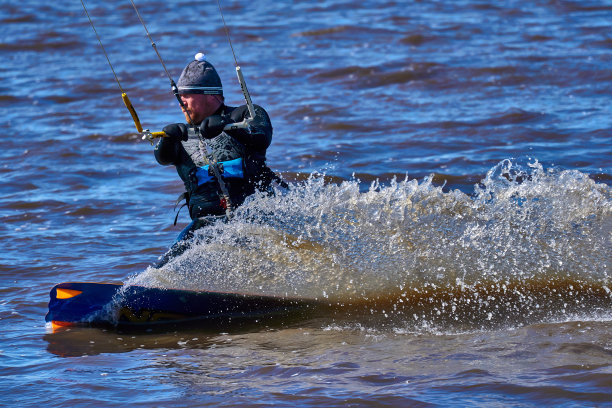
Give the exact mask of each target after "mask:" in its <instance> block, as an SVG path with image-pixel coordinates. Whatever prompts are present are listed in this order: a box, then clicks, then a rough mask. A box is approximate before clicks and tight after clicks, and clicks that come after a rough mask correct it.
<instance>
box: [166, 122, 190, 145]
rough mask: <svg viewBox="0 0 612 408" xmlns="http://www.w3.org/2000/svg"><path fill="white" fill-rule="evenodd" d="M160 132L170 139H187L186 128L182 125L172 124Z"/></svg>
mask: <svg viewBox="0 0 612 408" xmlns="http://www.w3.org/2000/svg"><path fill="white" fill-rule="evenodd" d="M162 130H163V131H164V133H165V134H167V135H168V137H170V139H174V140H179V141H180V140H183V141H186V140H187V138H188V137H189V136H188V135H187V126H185V124H183V123H173V124H171V125H168V126H166V127H164V128H163V129H162Z"/></svg>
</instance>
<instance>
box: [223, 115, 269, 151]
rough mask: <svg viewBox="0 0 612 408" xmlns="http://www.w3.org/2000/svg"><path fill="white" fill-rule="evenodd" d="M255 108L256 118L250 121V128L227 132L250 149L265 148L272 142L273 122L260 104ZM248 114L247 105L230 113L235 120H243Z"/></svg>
mask: <svg viewBox="0 0 612 408" xmlns="http://www.w3.org/2000/svg"><path fill="white" fill-rule="evenodd" d="M254 108H255V118H254V119H253V120H252V121H251V122H250V123H249V129H234V130H230V131H227V134H228V135H230V136H232V137H233V138H235V139H236V140H238V141H239V142H240V143H242V144H243V145H245V146H246V147H248V148H250V149H253V150H265V149H267V148H268V147H269V146H270V143H272V123H271V122H270V117H269V116H268V113H267V112H266V111H265V110H264V108H262V107H261V106H259V105H254ZM248 116H249V110H248V108H247V106H246V105H242V106H239V107H237V108H236V109H234V110H233V111H232V112H231V113H230V118H231V119H232V121H234V122H242V120H243V119H244V118H246V117H248Z"/></svg>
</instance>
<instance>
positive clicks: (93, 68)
mask: <svg viewBox="0 0 612 408" xmlns="http://www.w3.org/2000/svg"><path fill="white" fill-rule="evenodd" d="M138 3H142V4H138V5H139V7H140V10H141V13H142V14H143V17H144V19H145V21H146V22H147V25H148V28H149V30H150V31H151V34H152V36H153V38H154V40H155V41H156V43H157V46H158V48H159V50H160V52H161V55H162V56H163V58H164V60H165V63H166V64H167V66H168V69H169V72H170V73H171V75H172V76H173V77H174V79H175V80H176V78H177V77H178V74H179V73H180V71H181V69H182V68H183V66H184V65H185V64H186V63H187V62H188V61H189V60H190V59H191V58H192V55H193V54H194V53H195V52H197V51H204V52H206V53H207V54H208V56H209V59H210V60H211V61H213V63H214V64H215V66H216V67H217V69H218V70H219V72H220V74H221V77H222V80H223V83H224V89H225V94H226V97H227V99H228V103H229V104H232V105H236V104H240V103H242V95H241V93H240V89H239V87H238V84H237V82H236V79H235V77H234V72H233V64H234V61H233V58H232V56H231V52H230V51H229V46H228V43H227V39H226V37H225V31H224V30H223V27H222V23H221V20H220V17H219V14H218V8H217V4H216V2H214V1H211V2H204V1H203V2H187V1H176V2H161V1H150V2H144V1H142V2H138ZM86 4H87V6H88V7H89V9H90V13H91V16H92V18H93V20H94V22H95V24H96V27H97V29H98V32H99V34H100V35H101V38H102V40H103V42H104V44H105V47H106V49H107V51H108V53H109V57H110V59H111V61H112V63H113V65H114V67H115V70H116V71H117V73H118V76H119V78H120V80H121V83H122V86H123V87H124V88H125V90H126V91H127V93H128V95H129V96H130V98H131V100H132V102H133V104H134V106H135V108H136V110H137V111H138V114H139V116H140V118H141V120H142V122H143V125H144V126H145V127H146V128H150V129H152V130H159V129H161V128H162V127H163V126H164V125H165V124H167V123H172V122H177V121H181V120H182V114H181V113H180V111H179V109H178V107H177V104H176V101H175V100H174V99H173V97H172V95H170V93H169V86H168V80H167V77H166V76H165V75H164V74H163V69H162V68H161V65H160V64H159V61H158V60H157V57H156V55H155V53H154V52H153V50H152V49H151V46H150V44H149V42H148V39H147V38H146V37H145V35H144V30H143V29H142V27H141V26H140V23H139V21H138V19H137V17H136V15H135V13H134V11H133V9H132V8H131V5H130V4H129V2H128V1H106V2H97V1H92V0H90V1H88V2H87V3H86ZM221 4H222V6H223V7H224V10H225V13H226V19H227V21H228V25H229V28H230V32H231V35H232V40H233V43H234V47H235V49H236V54H237V57H238V60H239V63H240V65H241V66H242V69H243V72H244V73H245V76H246V79H247V83H248V85H249V89H250V91H251V96H252V97H253V100H254V102H255V103H258V104H260V105H262V106H265V108H266V109H267V110H268V112H269V113H270V115H271V117H272V121H273V125H274V140H273V143H272V146H271V147H270V149H269V150H268V162H269V164H270V166H271V167H272V168H273V169H275V170H276V171H278V172H280V173H282V174H283V176H284V177H285V178H286V179H287V180H289V181H290V182H291V183H290V184H291V186H290V188H289V189H281V188H279V189H277V191H276V193H275V194H274V195H271V196H263V195H262V196H259V195H258V196H254V197H252V198H251V199H249V200H248V202H247V203H245V204H244V205H243V206H242V207H241V208H239V209H238V210H237V211H236V213H235V217H234V218H233V219H232V220H231V221H230V222H228V223H222V222H220V223H218V224H216V225H213V226H211V227H208V228H205V229H203V230H201V231H200V232H199V233H198V236H197V240H196V241H195V242H194V244H193V245H192V247H191V248H190V249H189V250H188V251H187V252H185V253H184V254H183V255H182V256H180V257H178V258H177V259H175V260H173V261H172V262H170V263H169V264H167V265H166V266H165V267H164V268H162V269H155V268H153V267H151V265H152V264H153V263H154V262H155V260H156V259H157V258H158V257H159V256H160V255H161V254H163V253H164V252H165V250H166V249H167V248H168V246H169V245H171V243H172V242H173V240H174V239H175V237H176V235H177V234H178V232H179V231H180V228H182V227H183V226H184V225H185V223H186V222H187V217H186V215H185V212H183V213H182V214H181V216H180V217H179V225H177V226H176V227H175V226H172V220H173V218H174V212H173V209H172V207H173V202H174V200H175V198H176V196H177V195H178V194H179V193H181V192H182V187H181V185H180V182H179V181H178V177H177V176H176V173H175V171H174V170H173V169H171V168H162V167H160V166H158V165H157V164H156V163H155V162H154V158H153V155H152V152H151V147H150V146H149V144H148V143H146V142H143V141H142V140H140V138H139V136H138V135H136V134H135V133H134V127H133V124H132V123H131V121H130V117H129V113H128V112H127V111H126V110H125V107H124V106H123V104H122V102H121V98H120V91H119V89H118V87H117V84H116V82H115V81H114V79H113V77H112V73H111V71H110V68H109V67H108V64H107V62H106V60H105V58H104V56H103V55H102V54H101V52H100V47H99V45H98V44H97V40H96V39H95V36H94V34H93V32H92V30H91V27H89V25H88V21H87V19H86V17H85V15H84V12H83V10H82V7H81V4H80V2H78V1H76V2H72V1H71V2H59V3H53V2H47V3H44V2H40V1H37V0H25V1H21V2H18V3H15V2H9V1H3V2H2V8H1V9H0V10H1V11H0V23H2V27H3V28H2V31H1V33H0V56H2V58H3V64H2V67H0V77H1V78H2V79H3V80H4V84H5V86H4V87H3V90H2V91H0V106H1V107H2V120H0V129H1V130H2V133H0V138H1V140H2V149H0V159H1V160H2V165H1V166H0V174H1V175H2V185H1V187H0V188H1V189H2V190H1V191H2V194H1V195H0V217H1V219H2V223H0V230H1V231H2V234H0V237H1V238H0V239H1V240H2V246H3V251H2V258H1V259H0V293H1V295H0V327H1V328H2V334H3V335H2V338H1V340H0V367H1V371H0V373H1V374H0V375H1V377H0V378H2V380H1V383H2V385H3V387H2V399H1V401H2V403H5V404H7V406H42V405H44V406H57V407H68V406H70V407H72V406H96V407H99V406H111V407H114V406H125V405H126V404H130V405H136V406H172V407H181V406H186V407H187V406H189V407H194V406H222V405H225V406H237V405H241V406H266V405H277V406H296V405H297V406H299V405H303V406H343V407H344V406H430V405H440V406H452V405H455V406H467V405H470V406H471V405H476V406H487V407H488V406H500V405H503V406H506V405H512V406H535V405H546V406H607V405H611V404H612V402H611V398H610V395H612V385H611V383H612V368H611V367H612V341H611V340H610V338H611V336H610V333H611V329H612V324H611V323H610V322H611V316H610V314H611V312H612V297H611V296H612V295H611V292H610V291H611V289H612V287H611V286H610V285H611V282H610V274H611V268H610V259H612V257H611V254H612V241H611V239H612V214H611V213H612V191H611V188H610V180H612V178H611V177H610V175H611V174H612V169H611V158H612V148H611V141H612V137H611V136H612V121H611V118H612V108H611V107H612V103H610V92H611V91H612V76H611V74H610V72H612V71H610V67H611V66H612V65H611V64H612V54H611V52H610V48H611V40H610V28H611V27H610V26H611V22H612V18H611V16H612V3H610V2H609V1H587V2H579V3H578V2H569V1H535V2H528V3H525V2H518V1H510V2H504V3H503V4H502V3H500V4H497V3H495V4H494V3H490V4H489V3H486V4H485V3H482V2H478V1H454V2H450V1H448V2H444V1H436V2H408V3H405V4H404V3H401V2H400V3H397V2H373V1H363V2H358V3H355V2H352V1H342V0H333V1H323V2H307V1H294V2H290V3H287V2H270V1H257V2H250V3H248V2H236V1H230V2H227V3H226V2H223V1H222V2H221ZM62 281H105V282H108V281H113V282H126V283H127V284H138V285H145V286H155V287H166V288H183V289H198V290H215V291H229V292H248V293H256V294H268V295H280V296H291V297H295V296H298V297H304V298H309V299H318V300H320V301H322V302H324V303H325V305H326V308H324V309H322V310H321V311H320V312H321V313H319V314H316V315H313V316H310V317H309V318H307V319H303V320H299V319H298V320H295V319H292V320H286V321H283V320H281V321H265V322H263V321H258V322H251V324H250V325H247V326H241V327H231V326H230V327H224V328H222V329H219V328H207V327H200V328H195V329H194V328H190V329H185V330H178V331H176V332H167V333H164V332H162V333H146V332H145V333H124V332H117V331H112V330H101V329H92V328H79V329H72V330H68V331H63V332H60V333H45V327H44V315H45V313H46V311H47V302H48V299H49V290H50V289H51V287H52V286H53V285H55V284H56V283H59V282H62Z"/></svg>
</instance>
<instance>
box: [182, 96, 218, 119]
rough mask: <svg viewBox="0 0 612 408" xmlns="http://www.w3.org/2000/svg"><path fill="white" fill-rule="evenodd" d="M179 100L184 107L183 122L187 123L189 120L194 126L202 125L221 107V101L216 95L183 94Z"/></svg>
mask: <svg viewBox="0 0 612 408" xmlns="http://www.w3.org/2000/svg"><path fill="white" fill-rule="evenodd" d="M181 100H182V101H183V104H184V105H185V109H183V114H184V115H185V120H187V122H189V121H190V120H189V118H191V121H192V124H194V125H199V124H200V123H202V121H203V120H204V119H206V118H207V117H209V116H210V115H212V114H213V113H215V112H216V111H217V109H219V106H221V99H220V98H219V97H218V96H217V95H202V94H183V95H181Z"/></svg>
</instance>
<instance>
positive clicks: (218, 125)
mask: <svg viewBox="0 0 612 408" xmlns="http://www.w3.org/2000/svg"><path fill="white" fill-rule="evenodd" d="M228 123H234V121H233V120H232V119H231V118H230V117H229V116H221V115H212V116H209V117H207V118H206V119H204V121H203V122H202V124H201V125H200V132H201V133H202V136H204V137H205V138H206V139H212V138H213V137H216V136H219V134H220V133H221V132H223V128H224V127H225V125H227V124H228Z"/></svg>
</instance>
